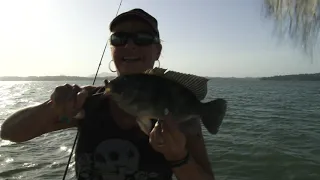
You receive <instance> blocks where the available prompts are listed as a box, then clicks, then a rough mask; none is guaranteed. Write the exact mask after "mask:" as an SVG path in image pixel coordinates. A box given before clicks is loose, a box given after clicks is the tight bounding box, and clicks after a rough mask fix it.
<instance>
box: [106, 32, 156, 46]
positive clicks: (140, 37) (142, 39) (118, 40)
mask: <svg viewBox="0 0 320 180" xmlns="http://www.w3.org/2000/svg"><path fill="white" fill-rule="evenodd" d="M129 38H130V39H131V40H132V41H133V42H134V43H135V44H136V45H138V46H148V45H151V44H159V43H160V39H159V38H158V37H156V36H154V35H152V34H150V33H146V32H138V33H128V32H116V33H114V34H112V35H111V37H110V43H111V45H112V46H124V45H126V44H127V43H128V40H129Z"/></svg>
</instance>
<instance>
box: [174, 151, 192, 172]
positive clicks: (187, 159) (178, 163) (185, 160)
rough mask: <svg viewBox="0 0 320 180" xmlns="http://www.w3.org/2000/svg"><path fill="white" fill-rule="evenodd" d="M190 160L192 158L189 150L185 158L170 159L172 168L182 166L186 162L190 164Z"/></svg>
mask: <svg viewBox="0 0 320 180" xmlns="http://www.w3.org/2000/svg"><path fill="white" fill-rule="evenodd" d="M189 160H190V154H189V152H187V155H186V156H185V157H184V158H183V159H181V160H178V161H169V164H170V167H171V168H177V167H181V166H183V165H185V164H188V162H189Z"/></svg>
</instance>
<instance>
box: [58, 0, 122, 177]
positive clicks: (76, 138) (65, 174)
mask: <svg viewBox="0 0 320 180" xmlns="http://www.w3.org/2000/svg"><path fill="white" fill-rule="evenodd" d="M121 4H122V0H120V3H119V6H118V10H117V13H116V17H117V15H118V13H119V10H120V7H121ZM110 34H111V32H110ZM109 36H110V35H109ZM109 36H108V37H109ZM107 46H108V40H107V42H106V44H105V46H104V49H103V52H102V56H101V59H100V62H99V65H98V68H97V72H96V75H95V76H94V79H93V82H92V85H94V83H95V82H96V79H97V76H98V72H99V69H100V66H101V62H102V59H103V56H104V53H105V51H106V49H107ZM78 136H79V131H77V135H76V137H75V139H74V142H73V145H72V149H71V152H70V155H69V159H68V163H67V166H66V169H65V171H64V175H63V178H62V180H65V179H66V176H67V173H68V168H69V164H70V161H71V158H72V154H73V151H74V148H75V146H76V143H77V140H78Z"/></svg>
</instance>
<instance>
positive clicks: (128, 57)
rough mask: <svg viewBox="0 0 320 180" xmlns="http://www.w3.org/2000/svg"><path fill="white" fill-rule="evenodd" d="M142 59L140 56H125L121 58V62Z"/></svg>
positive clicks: (132, 61)
mask: <svg viewBox="0 0 320 180" xmlns="http://www.w3.org/2000/svg"><path fill="white" fill-rule="evenodd" d="M141 60H142V59H141V58H140V57H136V56H125V57H123V58H122V62H124V63H135V62H139V61H141Z"/></svg>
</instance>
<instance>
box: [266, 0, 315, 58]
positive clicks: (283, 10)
mask: <svg viewBox="0 0 320 180" xmlns="http://www.w3.org/2000/svg"><path fill="white" fill-rule="evenodd" d="M263 14H264V15H265V18H267V19H271V20H273V22H274V25H275V33H276V34H277V35H278V37H279V38H280V39H281V40H283V39H285V38H289V39H290V40H291V41H292V42H293V44H294V45H298V46H300V47H302V49H303V50H304V52H305V53H306V54H307V55H309V56H310V57H311V58H312V57H313V56H314V53H315V52H317V51H316V49H317V48H319V47H318V45H319V39H320V37H319V30H320V0H264V3H263Z"/></svg>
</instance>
